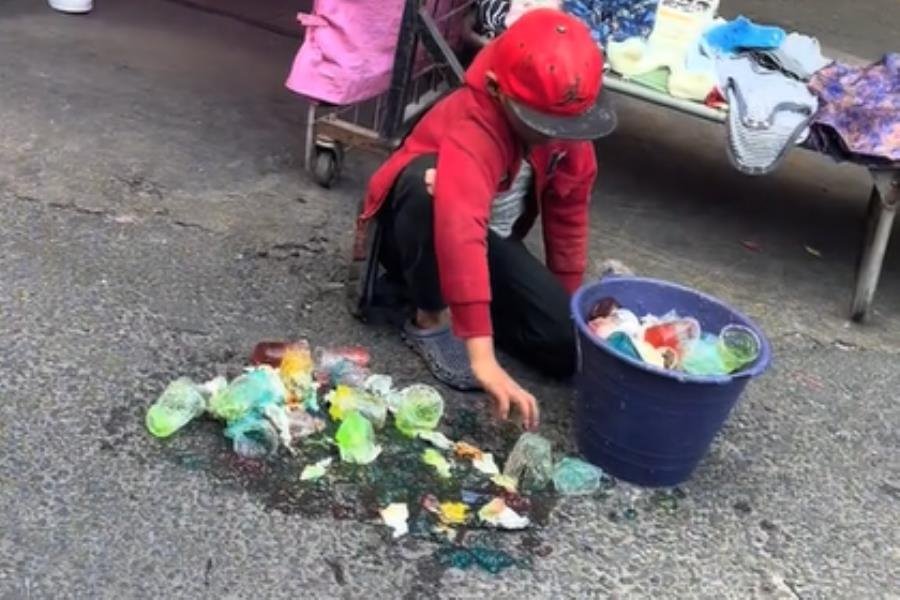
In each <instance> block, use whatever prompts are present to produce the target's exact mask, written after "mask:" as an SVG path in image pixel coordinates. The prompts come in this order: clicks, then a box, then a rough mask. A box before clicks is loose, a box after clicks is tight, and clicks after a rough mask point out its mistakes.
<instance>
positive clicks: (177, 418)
mask: <svg viewBox="0 0 900 600" xmlns="http://www.w3.org/2000/svg"><path fill="white" fill-rule="evenodd" d="M205 409H206V401H205V400H204V399H203V394H202V393H201V392H200V388H198V387H197V385H196V384H194V382H193V381H191V380H190V379H188V378H187V377H180V378H178V379H176V380H175V381H173V382H172V383H170V384H169V385H168V386H167V387H166V389H165V390H163V393H162V394H161V395H160V397H159V399H158V400H157V401H156V402H154V403H153V406H151V407H150V409H149V410H148V411H147V418H146V423H147V430H148V431H149V432H150V433H151V434H153V435H154V436H156V437H158V438H164V437H169V436H170V435H172V434H173V433H175V432H176V431H178V430H179V429H181V428H182V427H184V426H185V425H187V424H188V423H190V422H191V420H193V419H194V418H195V417H197V416H199V415H200V414H202V413H203V411H204V410H205Z"/></svg>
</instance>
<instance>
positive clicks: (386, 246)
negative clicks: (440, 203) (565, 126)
mask: <svg viewBox="0 0 900 600" xmlns="http://www.w3.org/2000/svg"><path fill="white" fill-rule="evenodd" d="M434 163H435V157H434V156H423V157H420V158H418V159H416V160H415V161H413V163H412V164H410V165H409V166H408V167H407V168H406V170H404V171H403V173H401V174H400V176H399V177H398V178H397V182H396V183H395V184H394V188H393V189H392V190H391V193H390V195H389V197H388V199H387V203H386V206H385V207H384V208H383V210H382V212H381V216H380V219H381V226H382V227H383V234H382V235H383V237H382V240H383V241H382V249H381V256H380V260H381V263H382V265H383V266H384V267H385V268H386V269H387V271H388V273H389V276H390V277H392V278H394V279H395V280H397V281H402V282H403V283H405V285H406V288H407V292H408V294H409V296H410V298H411V300H412V302H413V304H414V305H415V307H416V308H418V309H422V310H429V311H436V310H440V309H443V308H444V307H446V304H445V302H444V299H443V297H442V295H441V286H440V280H439V278H438V265H437V257H436V255H435V248H434V227H433V223H434V207H433V204H432V198H431V195H430V194H429V193H428V190H427V189H426V188H425V171H426V170H427V169H430V168H433V167H434ZM426 224H427V226H426ZM488 268H489V269H490V273H491V297H492V302H491V319H492V321H493V325H494V340H495V342H496V344H497V345H498V346H499V347H500V348H502V349H503V350H504V351H506V352H508V353H510V354H512V355H513V356H516V357H517V358H519V359H520V360H522V361H523V362H525V363H527V364H529V365H531V366H533V367H535V368H537V369H538V370H540V371H542V372H544V373H546V374H548V375H551V376H555V377H566V376H568V375H571V374H572V373H573V372H574V370H575V334H574V330H573V327H572V322H571V319H570V318H569V297H568V294H567V293H566V291H565V290H564V289H563V287H562V285H561V284H560V283H559V281H558V280H557V279H556V277H554V276H553V274H552V273H551V272H550V271H549V270H548V269H547V267H546V266H545V265H544V264H543V263H541V262H540V261H539V260H538V259H537V258H536V257H535V256H534V255H533V254H531V253H530V252H529V251H528V249H527V248H526V247H525V245H524V244H523V243H522V241H521V240H518V239H513V238H506V239H504V238H501V237H500V236H498V235H497V234H495V233H494V232H493V231H490V232H489V233H488Z"/></svg>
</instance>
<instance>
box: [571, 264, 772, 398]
mask: <svg viewBox="0 0 900 600" xmlns="http://www.w3.org/2000/svg"><path fill="white" fill-rule="evenodd" d="M609 280H616V281H626V282H628V281H633V282H636V283H650V284H654V285H658V286H661V287H666V288H669V289H675V290H679V291H682V292H689V293H690V294H693V295H695V296H698V297H700V298H703V299H704V300H706V301H707V302H710V303H712V304H716V305H718V306H720V307H722V308H724V309H726V310H727V311H728V312H730V313H732V314H733V315H735V316H737V317H738V318H740V319H743V320H744V321H745V322H746V323H748V324H749V325H750V327H751V329H753V331H754V332H755V333H756V335H757V337H759V342H760V347H759V357H758V358H757V359H756V360H755V361H754V362H753V364H751V365H750V366H749V367H747V368H746V369H743V370H741V371H738V372H736V373H729V374H728V375H691V374H689V373H685V372H683V371H672V370H669V369H663V368H661V367H656V366H654V365H651V364H648V363H646V362H644V361H641V360H636V359H634V358H631V357H630V356H625V355H624V354H620V353H619V352H616V351H615V350H614V349H613V348H612V347H610V345H609V344H608V343H607V342H606V340H604V339H601V338H599V337H597V336H596V335H594V333H593V332H592V331H591V329H590V328H589V327H588V324H587V321H586V319H585V316H584V315H583V314H582V313H581V311H580V310H579V306H580V304H581V299H582V298H583V297H584V295H585V294H586V293H587V292H588V291H589V290H591V289H593V288H595V287H597V286H599V285H602V284H603V283H604V282H605V281H609ZM569 308H570V310H571V312H572V318H573V319H574V320H575V326H576V328H577V329H578V331H579V332H580V333H581V334H582V335H583V336H584V337H586V338H587V339H588V340H591V341H593V342H595V344H596V346H597V347H598V348H600V349H601V350H603V351H604V352H606V353H607V354H609V355H611V356H614V357H616V358H618V359H619V360H622V361H624V362H626V363H628V364H630V365H631V366H633V367H636V368H638V369H641V370H643V371H647V372H649V373H653V374H655V375H662V376H664V377H666V378H668V379H675V380H676V381H679V382H681V383H715V384H719V385H723V384H728V383H731V382H732V381H734V380H735V379H744V378H753V377H756V376H758V375H762V374H763V373H764V372H765V371H766V369H768V368H769V363H770V361H771V357H772V348H771V345H770V344H769V340H768V338H767V337H766V335H765V332H763V330H762V328H760V326H759V325H758V324H757V323H756V321H754V320H753V319H751V318H750V317H748V316H747V315H745V314H744V313H743V312H741V311H739V310H737V309H735V308H733V307H731V306H729V305H727V304H725V303H724V302H723V301H722V300H719V299H718V298H715V297H713V296H711V295H709V294H707V293H705V292H701V291H699V290H696V289H694V288H690V287H688V286H686V285H681V284H678V283H674V282H671V281H666V280H664V279H656V278H654V277H638V276H634V275H609V276H606V277H602V278H600V279H598V280H596V281H594V282H592V283H586V284H584V285H582V286H581V287H580V288H578V290H577V291H576V292H575V293H574V294H573V295H572V298H571V300H570V301H569ZM579 343H580V341H579Z"/></svg>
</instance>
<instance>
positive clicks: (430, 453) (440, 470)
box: [422, 448, 450, 479]
mask: <svg viewBox="0 0 900 600" xmlns="http://www.w3.org/2000/svg"><path fill="white" fill-rule="evenodd" d="M422 462H424V463H425V464H426V465H428V466H431V467H434V470H435V471H437V474H438V476H439V477H441V478H442V479H449V478H450V461H448V460H447V459H446V458H444V455H443V454H441V453H440V452H438V451H437V450H435V449H434V448H426V449H425V451H424V452H423V453H422Z"/></svg>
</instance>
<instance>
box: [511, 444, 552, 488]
mask: <svg viewBox="0 0 900 600" xmlns="http://www.w3.org/2000/svg"><path fill="white" fill-rule="evenodd" d="M503 474H504V475H505V476H507V477H512V478H513V479H515V480H517V481H518V482H519V484H520V486H522V485H523V484H528V485H529V486H530V487H532V488H534V489H542V488H545V487H547V484H548V483H550V479H551V478H552V477H553V449H552V448H551V446H550V442H549V441H547V440H546V439H545V438H542V437H541V436H539V435H538V434H536V433H527V432H526V433H523V434H522V435H521V436H519V439H518V440H517V441H516V445H515V446H513V449H512V452H510V453H509V458H507V459H506V464H505V465H504V466H503Z"/></svg>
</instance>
